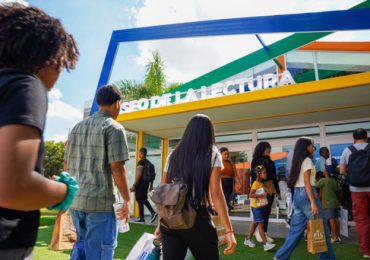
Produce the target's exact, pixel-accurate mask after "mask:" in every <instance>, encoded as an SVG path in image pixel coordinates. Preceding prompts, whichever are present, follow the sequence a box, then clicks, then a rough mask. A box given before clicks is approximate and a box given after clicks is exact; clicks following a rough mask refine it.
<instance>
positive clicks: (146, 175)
mask: <svg viewBox="0 0 370 260" xmlns="http://www.w3.org/2000/svg"><path fill="white" fill-rule="evenodd" d="M154 179H155V168H154V165H153V164H152V163H151V162H150V161H149V160H145V166H144V172H143V181H149V182H153V181H154Z"/></svg>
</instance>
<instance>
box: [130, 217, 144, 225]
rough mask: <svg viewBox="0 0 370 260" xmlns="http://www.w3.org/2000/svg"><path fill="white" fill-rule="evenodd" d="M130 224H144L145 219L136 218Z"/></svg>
mask: <svg viewBox="0 0 370 260" xmlns="http://www.w3.org/2000/svg"><path fill="white" fill-rule="evenodd" d="M132 222H133V223H136V224H145V219H143V218H137V219H134V220H133V221H132Z"/></svg>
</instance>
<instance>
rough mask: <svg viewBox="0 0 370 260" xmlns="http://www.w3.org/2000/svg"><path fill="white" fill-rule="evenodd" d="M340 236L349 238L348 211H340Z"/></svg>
mask: <svg viewBox="0 0 370 260" xmlns="http://www.w3.org/2000/svg"><path fill="white" fill-rule="evenodd" d="M340 234H341V235H342V236H345V237H348V210H346V209H343V208H341V209H340Z"/></svg>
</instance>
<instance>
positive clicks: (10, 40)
mask: <svg viewBox="0 0 370 260" xmlns="http://www.w3.org/2000/svg"><path fill="white" fill-rule="evenodd" d="M78 56H79V52H78V48H77V45H76V42H75V40H74V39H73V37H72V35H70V34H69V33H67V32H66V31H65V30H64V28H63V26H62V24H61V22H60V21H59V20H58V19H55V18H53V17H50V16H49V15H47V14H46V13H45V12H44V11H42V10H40V9H38V8H36V7H27V6H24V5H21V4H17V3H14V4H10V5H0V66H1V67H6V68H17V69H22V70H25V71H28V72H31V73H37V72H38V71H39V70H40V69H42V68H45V67H53V68H55V69H58V70H59V69H63V68H66V69H67V70H69V69H74V68H75V65H76V63H77V60H78Z"/></svg>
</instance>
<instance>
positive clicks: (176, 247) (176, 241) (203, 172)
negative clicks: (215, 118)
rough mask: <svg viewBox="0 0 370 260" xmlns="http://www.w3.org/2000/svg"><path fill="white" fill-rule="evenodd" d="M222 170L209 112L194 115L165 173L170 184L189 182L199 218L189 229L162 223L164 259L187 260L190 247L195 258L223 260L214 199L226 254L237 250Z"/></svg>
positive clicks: (159, 228) (159, 230) (160, 234)
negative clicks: (210, 210)
mask: <svg viewBox="0 0 370 260" xmlns="http://www.w3.org/2000/svg"><path fill="white" fill-rule="evenodd" d="M221 169H222V158H221V155H220V153H219V151H218V149H217V147H216V146H215V134H214V127H213V123H212V122H211V120H210V118H209V117H207V116H205V115H196V116H194V117H192V118H191V120H190V121H189V123H188V125H187V126H186V129H185V132H184V135H183V137H182V139H181V141H180V143H179V144H178V145H177V146H176V148H175V150H174V151H173V152H172V153H171V154H170V155H169V156H168V158H167V163H166V166H165V170H164V174H165V176H166V179H165V182H166V183H170V182H172V181H173V180H174V179H176V178H181V179H182V180H183V182H184V184H186V185H187V187H188V191H189V192H188V193H187V199H188V200H189V202H190V204H191V207H192V208H194V209H195V210H196V220H195V224H194V226H193V227H191V228H189V229H169V228H166V227H164V226H163V225H161V222H160V221H159V222H158V226H157V228H156V230H155V235H156V236H157V238H159V239H160V240H161V241H162V247H163V259H164V260H172V259H184V257H185V255H186V252H187V249H188V248H189V249H190V251H191V253H192V255H193V256H194V257H195V259H212V260H214V259H219V252H218V238H217V233H216V229H215V227H214V224H213V223H212V221H211V217H210V215H209V213H208V210H207V206H209V205H210V204H211V203H210V201H211V200H212V202H213V204H214V206H215V209H216V211H217V213H218V215H219V217H220V219H221V222H222V224H223V225H224V227H225V230H226V232H225V241H226V242H227V248H226V249H225V250H224V253H225V254H231V253H233V252H234V251H235V248H236V240H235V237H234V231H233V229H232V226H231V222H230V219H229V216H228V213H227V205H226V201H225V198H224V194H223V192H222V187H221V176H220V175H221V174H220V173H221Z"/></svg>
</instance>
